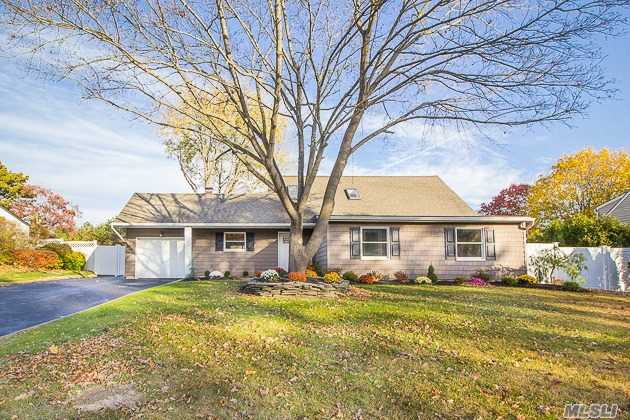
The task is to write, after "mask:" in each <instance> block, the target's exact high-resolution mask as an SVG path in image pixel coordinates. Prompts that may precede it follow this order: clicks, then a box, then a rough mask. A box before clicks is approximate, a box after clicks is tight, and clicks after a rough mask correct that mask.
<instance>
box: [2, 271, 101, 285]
mask: <svg viewBox="0 0 630 420" xmlns="http://www.w3.org/2000/svg"><path fill="white" fill-rule="evenodd" d="M94 276H95V275H94V273H92V272H90V271H71V270H50V271H5V270H2V271H0V287H2V286H8V285H10V284H17V283H32V282H35V281H46V280H59V279H69V278H77V277H85V278H88V277H94Z"/></svg>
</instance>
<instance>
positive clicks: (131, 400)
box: [72, 384, 143, 412]
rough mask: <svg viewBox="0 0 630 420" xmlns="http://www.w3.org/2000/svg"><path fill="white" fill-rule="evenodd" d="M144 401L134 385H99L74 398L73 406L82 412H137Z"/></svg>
mask: <svg viewBox="0 0 630 420" xmlns="http://www.w3.org/2000/svg"><path fill="white" fill-rule="evenodd" d="M142 400H143V395H142V394H141V393H140V392H138V391H137V390H136V388H135V386H134V385H133V384H127V385H120V384H117V385H110V386H103V385H97V386H94V387H90V388H88V389H86V390H84V391H83V392H81V393H80V394H79V395H77V396H75V397H73V398H72V405H73V406H74V408H76V409H77V410H79V411H82V412H95V411H100V410H118V409H128V410H135V409H136V408H138V406H139V405H140V403H141V402H142Z"/></svg>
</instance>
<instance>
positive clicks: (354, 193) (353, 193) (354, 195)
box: [344, 188, 361, 200]
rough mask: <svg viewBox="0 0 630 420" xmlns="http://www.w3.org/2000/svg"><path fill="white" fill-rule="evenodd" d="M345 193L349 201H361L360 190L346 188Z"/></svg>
mask: <svg viewBox="0 0 630 420" xmlns="http://www.w3.org/2000/svg"><path fill="white" fill-rule="evenodd" d="M344 191H345V193H346V197H348V200H360V199H361V194H359V190H357V189H356V188H346V189H345V190H344Z"/></svg>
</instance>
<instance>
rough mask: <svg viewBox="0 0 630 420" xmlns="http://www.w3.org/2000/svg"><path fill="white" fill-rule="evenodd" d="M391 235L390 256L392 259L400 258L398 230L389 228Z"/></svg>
mask: <svg viewBox="0 0 630 420" xmlns="http://www.w3.org/2000/svg"><path fill="white" fill-rule="evenodd" d="M389 233H390V235H391V248H392V249H391V255H392V257H400V228H397V227H393V228H389Z"/></svg>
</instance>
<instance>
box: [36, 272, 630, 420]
mask: <svg viewBox="0 0 630 420" xmlns="http://www.w3.org/2000/svg"><path fill="white" fill-rule="evenodd" d="M391 291H394V292H396V291H400V289H391V288H387V290H385V291H384V292H383V293H379V294H376V295H374V296H372V297H371V298H369V299H367V300H357V299H352V298H347V299H338V300H328V299H326V300H324V299H302V298H298V299H295V298H286V299H275V298H264V297H251V296H243V295H240V294H238V293H237V292H236V286H235V285H221V284H212V285H203V284H194V285H192V287H191V286H189V285H184V284H174V285H169V286H165V287H161V288H157V289H152V290H151V291H147V292H146V293H143V294H140V295H137V296H138V297H137V298H135V299H132V297H129V298H128V301H123V302H124V304H122V305H120V304H117V305H112V306H113V307H112V308H105V309H104V310H103V307H101V308H99V309H98V310H95V311H94V312H95V313H94V314H90V313H84V314H81V315H80V316H77V317H76V318H77V319H76V320H73V322H74V323H71V324H69V325H65V327H66V328H69V327H73V328H84V329H85V327H86V325H87V326H89V327H88V328H95V329H93V330H88V331H89V332H90V333H92V334H99V333H100V334H102V333H103V332H104V331H106V330H105V328H108V326H109V327H116V328H118V327H120V328H121V329H119V330H118V329H117V330H112V331H109V332H107V334H114V335H120V336H123V337H125V338H126V340H127V343H126V345H125V348H129V347H130V346H131V347H132V348H135V347H136V346H137V347H138V348H140V349H141V351H142V352H143V355H144V354H148V355H149V356H150V357H152V358H155V359H157V360H158V361H159V364H158V366H159V367H158V368H157V369H154V370H153V371H152V370H149V369H145V370H143V372H144V373H142V375H145V376H146V377H145V378H144V379H142V381H143V382H146V383H150V384H149V385H147V386H148V387H149V388H151V387H152V388H151V389H152V390H151V389H149V391H148V392H149V394H150V395H153V394H151V393H152V392H153V393H156V392H157V390H156V387H158V386H159V384H160V381H161V380H168V381H173V380H174V381H175V385H176V386H175V388H176V389H177V390H175V389H174V390H173V392H172V395H175V396H176V397H177V398H178V402H168V403H165V404H167V405H168V404H174V405H176V406H177V407H178V409H177V411H178V412H179V411H180V410H182V411H181V412H182V413H187V412H188V411H187V410H196V409H199V408H200V407H204V406H205V407H214V408H212V409H211V410H215V411H212V412H214V413H216V412H218V413H226V416H227V415H228V413H232V414H233V413H235V412H239V410H241V411H243V410H244V411H247V412H250V413H253V414H254V415H256V414H263V415H264V414H265V413H266V414H268V415H270V416H276V417H277V416H279V417H283V416H284V417H295V416H296V415H300V414H310V415H313V416H321V413H319V412H317V411H316V410H315V409H313V408H312V407H315V408H318V407H320V408H323V409H324V410H330V409H333V408H334V404H335V403H337V402H340V403H341V404H342V407H343V411H344V412H347V413H348V414H354V413H356V410H358V409H359V408H363V409H364V412H365V413H367V414H368V415H370V414H371V415H373V416H383V415H384V414H387V415H389V416H399V417H400V416H402V417H406V416H411V415H414V416H415V415H417V414H418V412H420V413H424V414H426V415H432V414H437V413H442V415H444V413H447V414H448V413H450V414H452V415H467V414H472V413H475V412H478V411H479V410H481V409H483V410H485V411H487V412H490V413H493V414H495V415H498V414H501V415H507V414H510V413H513V412H521V413H525V414H526V415H527V417H536V416H541V415H542V414H541V413H539V412H537V411H536V405H537V404H545V405H553V404H557V403H558V402H559V400H562V401H564V400H565V399H570V398H572V397H573V398H575V401H578V400H580V398H582V400H580V402H582V401H584V400H588V401H600V400H602V401H608V400H610V399H611V398H614V399H617V400H619V401H624V397H625V401H627V394H626V395H624V393H623V390H624V388H623V385H620V384H622V383H623V378H624V375H627V373H625V374H624V371H623V370H619V365H618V364H617V366H616V367H617V369H616V370H615V371H614V374H613V375H611V376H610V378H608V379H607V378H606V377H605V374H606V373H607V372H599V371H596V368H598V366H594V365H588V364H587V365H584V364H583V363H581V362H582V361H583V360H584V359H585V358H587V357H590V356H591V355H592V356H593V358H594V360H593V362H594V363H595V362H598V360H596V359H597V356H598V355H595V354H593V353H592V352H589V351H588V350H587V349H585V351H584V352H580V351H574V350H576V349H577V347H576V346H577V345H574V343H576V342H577V343H578V345H581V346H586V344H588V343H587V342H588V341H589V340H592V338H587V337H582V336H580V337H579V338H577V339H576V338H575V337H573V336H570V335H567V334H565V333H564V331H559V332H558V331H557V330H553V331H552V332H549V331H547V330H546V329H547V328H549V327H553V326H554V325H556V324H558V325H559V326H561V327H562V328H566V329H569V328H573V329H575V328H579V329H580V330H581V331H582V330H586V332H587V335H590V334H591V333H592V332H597V335H601V334H602V333H601V330H602V326H601V325H599V324H598V323H593V322H590V323H580V324H578V325H577V326H576V325H575V323H574V321H573V320H570V321H567V320H566V319H563V318H562V317H561V313H560V311H558V313H553V314H552V315H550V316H548V317H540V316H537V314H536V315H532V314H529V313H528V314H526V315H524V316H523V314H516V315H514V318H515V320H514V321H512V320H511V319H505V318H504V317H503V318H501V319H494V318H493V317H494V316H495V314H496V313H504V312H508V313H509V312H510V311H518V310H519V309H523V306H525V308H526V309H527V310H529V311H531V310H533V311H539V309H540V308H539V307H535V308H533V309H532V308H528V304H526V305H523V303H522V302H521V303H520V304H519V302H518V299H516V298H515V299H513V300H514V302H512V301H510V302H509V304H507V302H496V299H493V297H488V296H486V297H485V298H484V299H476V300H474V301H471V300H470V299H469V298H468V299H467V298H466V297H469V292H468V291H467V290H466V291H465V294H464V296H461V293H452V292H451V293H444V292H441V291H440V292H433V291H431V290H430V289H426V291H425V290H419V292H420V293H419V294H418V293H417V292H416V293H414V294H412V295H411V297H410V298H409V299H401V298H397V297H396V296H401V295H402V296H404V295H405V294H404V293H403V294H396V293H391ZM449 292H450V290H449ZM472 292H474V290H473V291H472ZM425 294H426V297H430V298H431V299H421V298H420V297H421V296H422V295H425ZM406 295H409V294H408V293H407V294H406ZM479 304H482V305H483V306H482V307H481V308H480V307H479ZM487 305H492V306H493V305H499V306H500V308H502V309H503V311H499V310H497V309H490V308H487V307H486V306H487ZM480 312H481V315H480ZM517 316H518V317H521V318H516V317H517ZM113 318H115V319H116V320H117V321H116V322H114V323H112V322H111V321H112V319H113ZM70 320H71V318H70V319H68V320H64V321H60V323H63V322H66V321H68V322H69V321H70ZM121 320H123V321H125V322H123V323H121V322H120V321H121ZM473 321H474V322H473ZM517 321H518V322H522V324H518V322H517ZM568 322H571V323H572V324H566V325H565V323H568ZM101 323H103V324H105V325H100V324H101ZM55 324H57V323H55ZM523 324H524V325H523ZM51 325H54V324H51ZM48 327H49V326H45V327H42V328H48ZM103 327H105V328H103ZM54 331H57V332H62V331H63V328H60V329H58V330H57V329H55V328H53V329H51V330H49V332H54ZM622 332H625V330H621V331H617V330H615V334H616V333H622ZM605 333H606V334H611V332H610V331H605ZM626 336H627V335H626ZM68 337H70V336H68ZM615 340H616V338H615ZM534 342H536V343H537V346H533V345H532V343H534ZM615 342H616V341H615ZM226 343H227V347H226ZM624 346H625V349H623V348H619V346H617V348H616V349H615V351H616V352H621V354H628V353H629V352H628V348H627V347H628V345H627V344H625V343H622V347H624ZM195 349H196V350H195ZM538 349H544V350H545V351H547V352H556V351H562V352H563V353H565V352H566V354H563V356H562V357H555V358H553V359H552V358H551V357H550V356H549V355H547V354H544V355H541V354H538V353H536V350H538ZM567 349H568V350H569V351H567ZM596 350H597V351H598V352H602V351H603V350H608V351H607V352H606V353H602V354H601V357H602V358H603V357H605V356H606V355H607V354H610V352H611V351H612V349H611V348H610V347H608V344H605V345H600V346H598V347H597V349H596ZM527 351H529V352H531V354H529V353H527ZM523 356H526V357H529V358H531V359H533V362H531V363H534V365H533V367H529V368H527V367H520V368H518V367H514V366H512V365H511V363H512V362H514V361H515V359H516V358H517V357H519V358H522V357H523ZM126 357H128V355H127V354H126V353H125V352H124V351H121V352H119V353H113V354H107V355H106V354H104V355H103V359H107V358H115V359H121V360H124V358H126ZM521 363H525V366H528V365H527V363H528V362H521ZM448 368H450V369H451V371H448ZM182 369H187V370H186V371H183V370H182ZM622 369H623V367H622ZM248 370H252V371H255V373H253V374H248V373H247V371H248ZM576 372H579V375H578V374H577V373H576ZM626 372H627V371H626ZM155 375H157V376H156V377H155ZM474 375H477V376H479V379H473V378H472V377H473V376H474ZM151 377H154V379H148V378H151ZM626 377H627V376H626ZM167 378H169V379H167ZM173 378H175V379H173ZM293 378H297V379H295V380H293ZM132 379H134V378H132ZM135 380H141V379H140V377H136V378H135ZM151 381H153V382H155V383H153V382H151ZM151 384H152V385H151ZM494 385H498V386H499V387H500V388H499V389H498V390H497V389H495V388H494ZM506 387H507V388H506ZM188 388H191V389H193V391H191V392H190V396H192V398H193V401H196V402H194V403H193V404H192V405H184V404H183V403H180V402H179V401H180V400H179V397H183V394H184V393H186V390H187V389H188ZM264 388H266V389H269V390H270V394H267V395H264V394H261V392H260V391H261V389H264ZM233 389H236V391H234V392H232V390H233ZM435 390H437V391H438V394H437V395H438V397H439V398H437V399H435V400H434V399H433V397H434V396H435V395H434V391H435ZM204 391H206V392H204ZM522 395H524V396H525V398H526V399H525V400H520V399H519V398H520V396H522ZM381 397H382V398H381ZM232 398H234V399H235V400H237V403H231V402H230V400H231V399H232ZM375 399H379V402H380V403H381V404H382V405H383V411H382V412H379V410H378V407H377V405H375V403H374V401H375ZM448 399H453V400H454V403H448V402H447V400H448ZM504 400H505V401H508V402H510V404H517V403H519V404H521V407H520V408H518V409H515V408H512V407H511V405H510V404H508V405H504V402H503V401H504ZM296 401H297V402H296ZM221 404H224V405H221ZM291 404H293V406H291ZM296 404H297V405H298V407H295V405H296ZM191 407H192V408H191ZM243 407H245V408H243ZM221 410H223V411H221ZM191 412H192V411H191ZM554 413H555V412H554ZM219 415H220V414H219ZM558 415H559V413H558Z"/></svg>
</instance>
